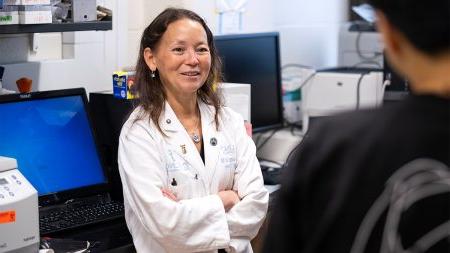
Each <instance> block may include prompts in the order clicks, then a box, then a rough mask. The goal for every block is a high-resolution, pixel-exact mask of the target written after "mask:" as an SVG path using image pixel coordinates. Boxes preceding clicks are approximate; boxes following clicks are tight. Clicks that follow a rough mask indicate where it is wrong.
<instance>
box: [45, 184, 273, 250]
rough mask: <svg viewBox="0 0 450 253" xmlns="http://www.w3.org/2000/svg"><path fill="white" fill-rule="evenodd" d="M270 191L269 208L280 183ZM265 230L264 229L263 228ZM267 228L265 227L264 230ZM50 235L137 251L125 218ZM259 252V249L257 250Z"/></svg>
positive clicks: (99, 247) (258, 245) (256, 243)
mask: <svg viewBox="0 0 450 253" xmlns="http://www.w3.org/2000/svg"><path fill="white" fill-rule="evenodd" d="M265 187H266V188H267V190H268V191H269V193H270V195H269V210H270V209H272V208H273V202H274V200H275V196H276V191H277V190H278V189H279V185H266V186H265ZM261 230H263V229H261ZM265 230H266V228H264V231H265ZM48 237H53V238H70V239H74V240H82V241H89V242H91V243H94V242H99V243H98V244H97V245H95V246H94V247H93V248H92V249H91V251H90V252H93V253H95V252H107V253H128V252H136V250H135V248H134V246H133V239H132V237H131V235H130V232H129V231H128V228H127V225H126V223H125V218H121V219H116V220H112V221H108V222H104V223H101V224H95V225H89V226H86V227H82V228H78V229H75V230H71V231H67V232H66V231H63V232H57V233H53V234H50V235H49V236H48ZM263 238H264V233H260V234H259V235H258V236H257V237H256V238H255V239H254V240H253V241H252V245H253V247H254V248H256V249H260V248H261V247H262V239H263ZM255 252H259V250H255Z"/></svg>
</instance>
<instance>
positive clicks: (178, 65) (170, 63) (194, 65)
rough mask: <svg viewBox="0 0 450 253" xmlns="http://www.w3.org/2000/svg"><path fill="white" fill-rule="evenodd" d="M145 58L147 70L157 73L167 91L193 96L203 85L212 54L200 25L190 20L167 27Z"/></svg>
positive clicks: (178, 21)
mask: <svg viewBox="0 0 450 253" xmlns="http://www.w3.org/2000/svg"><path fill="white" fill-rule="evenodd" d="M144 53H145V52H144ZM146 58H147V55H146ZM148 59H149V61H147V64H148V65H149V67H150V69H152V70H154V69H155V68H156V69H157V70H158V73H159V77H160V78H161V82H162V83H163V85H164V87H165V89H166V92H168V93H171V94H173V95H176V94H179V95H185V94H195V92H196V91H197V90H198V89H199V88H200V87H201V86H202V85H203V84H204V83H205V81H206V79H207V77H208V74H209V71H210V68H211V54H210V52H209V46H208V40H207V36H206V32H205V30H204V29H203V26H202V25H201V24H200V23H198V22H196V21H193V20H190V19H180V20H177V21H175V22H173V23H171V24H169V26H168V27H167V30H166V32H165V33H164V34H163V36H162V38H161V40H160V41H159V43H158V45H157V47H156V49H155V50H154V51H153V52H150V54H149V58H148ZM152 66H153V67H152Z"/></svg>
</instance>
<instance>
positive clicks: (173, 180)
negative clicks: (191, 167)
mask: <svg viewBox="0 0 450 253" xmlns="http://www.w3.org/2000/svg"><path fill="white" fill-rule="evenodd" d="M170 184H171V185H172V186H177V185H178V183H177V180H175V178H172V182H171V183H170Z"/></svg>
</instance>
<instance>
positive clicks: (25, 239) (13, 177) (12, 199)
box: [0, 156, 40, 253]
mask: <svg viewBox="0 0 450 253" xmlns="http://www.w3.org/2000/svg"><path fill="white" fill-rule="evenodd" d="M39 239H40V238H39V209H38V195H37V191H36V189H34V187H33V186H32V185H31V184H30V182H28V180H27V179H25V177H24V176H23V175H22V173H20V171H19V170H18V169H17V161H16V160H15V159H12V158H7V157H2V156H0V252H17V253H19V252H20V253H28V252H30V253H31V252H32V253H36V252H38V251H39Z"/></svg>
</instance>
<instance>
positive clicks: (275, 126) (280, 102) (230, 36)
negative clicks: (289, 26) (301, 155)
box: [214, 32, 284, 133]
mask: <svg viewBox="0 0 450 253" xmlns="http://www.w3.org/2000/svg"><path fill="white" fill-rule="evenodd" d="M261 37H274V38H275V47H276V55H277V57H276V58H277V59H276V65H277V68H278V71H277V77H276V79H277V84H276V85H277V86H278V88H277V97H278V110H279V112H280V113H279V115H278V123H275V124H270V125H265V126H259V127H253V133H258V132H263V131H267V130H271V129H278V128H282V127H283V126H284V112H283V97H282V85H281V52H280V34H279V33H278V32H263V33H244V34H227V35H215V36H214V42H216V40H240V39H247V38H261ZM214 44H216V43H214ZM216 50H217V54H218V55H219V56H220V53H219V50H218V48H217V46H216ZM221 60H222V59H221ZM222 71H223V70H222ZM225 81H226V80H225ZM251 90H252V89H251ZM251 99H252V100H253V99H255V96H253V95H252V96H251ZM251 111H253V108H251ZM251 113H252V112H250V114H251ZM252 119H253V117H252V118H251V120H252Z"/></svg>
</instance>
